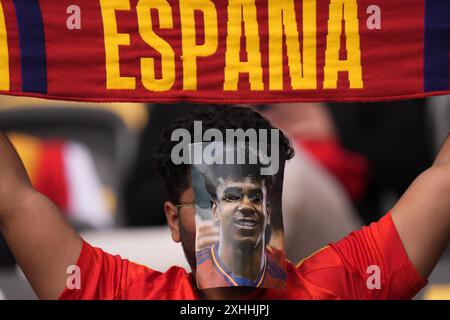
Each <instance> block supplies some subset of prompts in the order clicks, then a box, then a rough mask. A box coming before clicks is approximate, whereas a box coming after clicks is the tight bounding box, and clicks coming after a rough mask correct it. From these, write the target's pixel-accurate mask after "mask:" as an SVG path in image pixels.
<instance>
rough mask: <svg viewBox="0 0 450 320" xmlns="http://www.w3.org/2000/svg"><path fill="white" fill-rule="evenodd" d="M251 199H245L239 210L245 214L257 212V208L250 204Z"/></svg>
mask: <svg viewBox="0 0 450 320" xmlns="http://www.w3.org/2000/svg"><path fill="white" fill-rule="evenodd" d="M250 204H251V202H250V201H243V202H242V203H241V205H240V206H239V211H240V212H241V213H242V214H243V215H244V216H246V215H253V214H254V213H255V209H254V208H253V207H252V206H251V205H250Z"/></svg>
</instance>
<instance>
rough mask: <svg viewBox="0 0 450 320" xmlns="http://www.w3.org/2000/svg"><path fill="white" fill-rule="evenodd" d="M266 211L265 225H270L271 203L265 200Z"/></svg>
mask: <svg viewBox="0 0 450 320" xmlns="http://www.w3.org/2000/svg"><path fill="white" fill-rule="evenodd" d="M266 211H267V225H270V219H271V217H272V205H271V204H270V201H267V205H266Z"/></svg>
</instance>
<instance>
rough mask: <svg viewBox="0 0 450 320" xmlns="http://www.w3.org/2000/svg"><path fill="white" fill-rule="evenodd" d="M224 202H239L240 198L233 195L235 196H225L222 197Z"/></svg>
mask: <svg viewBox="0 0 450 320" xmlns="http://www.w3.org/2000/svg"><path fill="white" fill-rule="evenodd" d="M224 200H225V201H229V202H232V201H239V200H241V197H239V196H238V195H235V194H226V195H225V196H224Z"/></svg>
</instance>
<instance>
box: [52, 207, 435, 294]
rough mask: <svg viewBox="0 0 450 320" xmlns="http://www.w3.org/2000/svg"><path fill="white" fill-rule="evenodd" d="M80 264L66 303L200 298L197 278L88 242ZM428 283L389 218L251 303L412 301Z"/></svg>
mask: <svg viewBox="0 0 450 320" xmlns="http://www.w3.org/2000/svg"><path fill="white" fill-rule="evenodd" d="M77 265H78V267H80V271H81V289H66V290H65V291H64V292H63V293H62V294H61V296H60V299H165V300H182V299H192V300H193V299H198V295H197V292H196V289H195V284H194V283H193V280H192V274H190V273H187V272H186V270H184V269H183V268H180V267H171V268H170V269H169V270H167V271H166V272H164V273H162V272H158V271H155V270H152V269H150V268H148V267H145V266H142V265H139V264H136V263H133V262H130V261H128V260H126V259H122V258H121V257H120V256H112V255H110V254H107V253H105V252H103V251H102V250H101V249H98V248H93V247H91V246H90V245H89V244H88V243H86V242H84V243H83V248H82V251H81V254H80V257H79V259H78V262H77ZM374 265H375V266H378V268H379V269H378V270H379V272H378V273H377V274H379V276H380V277H379V280H380V281H379V285H380V286H379V289H377V288H373V286H370V285H368V282H369V283H371V284H374V283H376V282H373V280H374V278H373V276H374V273H373V271H372V270H373V269H370V268H369V267H370V266H374ZM368 268H369V270H368ZM375 276H376V275H375ZM371 277H372V278H371ZM426 283H427V282H426V280H423V279H422V278H421V277H420V275H419V274H418V273H417V271H416V270H415V268H414V266H413V265H412V263H411V262H410V260H409V259H408V257H407V255H406V252H405V249H404V247H403V244H402V242H401V240H400V237H399V235H398V233H397V230H396V228H395V226H394V223H393V221H392V217H391V214H390V213H388V214H387V215H386V216H384V217H383V218H382V219H380V221H379V222H376V223H372V224H371V225H370V226H368V227H363V228H362V229H361V230H359V231H355V232H352V233H351V234H350V235H348V236H347V237H345V238H344V239H342V240H340V241H339V242H336V243H334V244H330V245H329V246H326V247H325V248H323V249H321V250H319V251H318V252H316V253H315V254H313V255H312V256H310V257H308V258H306V259H305V260H303V261H302V262H301V263H300V264H299V265H298V266H297V267H295V266H294V265H293V264H292V263H289V262H288V263H287V282H286V288H285V289H284V290H277V289H259V288H258V289H255V291H254V292H253V293H252V294H250V295H248V296H246V297H245V298H246V299H410V298H412V297H414V295H415V294H416V293H417V292H418V291H419V290H420V289H421V288H423V287H424V286H425V285H426Z"/></svg>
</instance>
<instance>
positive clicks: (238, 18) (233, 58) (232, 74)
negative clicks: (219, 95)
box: [224, 0, 264, 90]
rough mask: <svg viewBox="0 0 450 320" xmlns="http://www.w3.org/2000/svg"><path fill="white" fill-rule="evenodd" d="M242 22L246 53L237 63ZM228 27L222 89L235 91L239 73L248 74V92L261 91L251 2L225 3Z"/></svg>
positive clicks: (257, 46) (254, 7)
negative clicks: (242, 59) (244, 57)
mask: <svg viewBox="0 0 450 320" xmlns="http://www.w3.org/2000/svg"><path fill="white" fill-rule="evenodd" d="M242 22H244V34H245V47H246V51H247V61H245V62H244V61H241V60H240V48H241V46H240V43H241V36H242V32H241V25H242ZM227 28H228V34H227V40H226V44H227V50H226V53H225V83H224V90H237V88H238V81H239V74H240V73H248V77H249V81H250V89H251V90H263V89H264V84H263V78H262V66H261V52H260V48H259V30H258V21H257V18H256V6H255V2H254V0H229V1H228V24H227Z"/></svg>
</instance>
